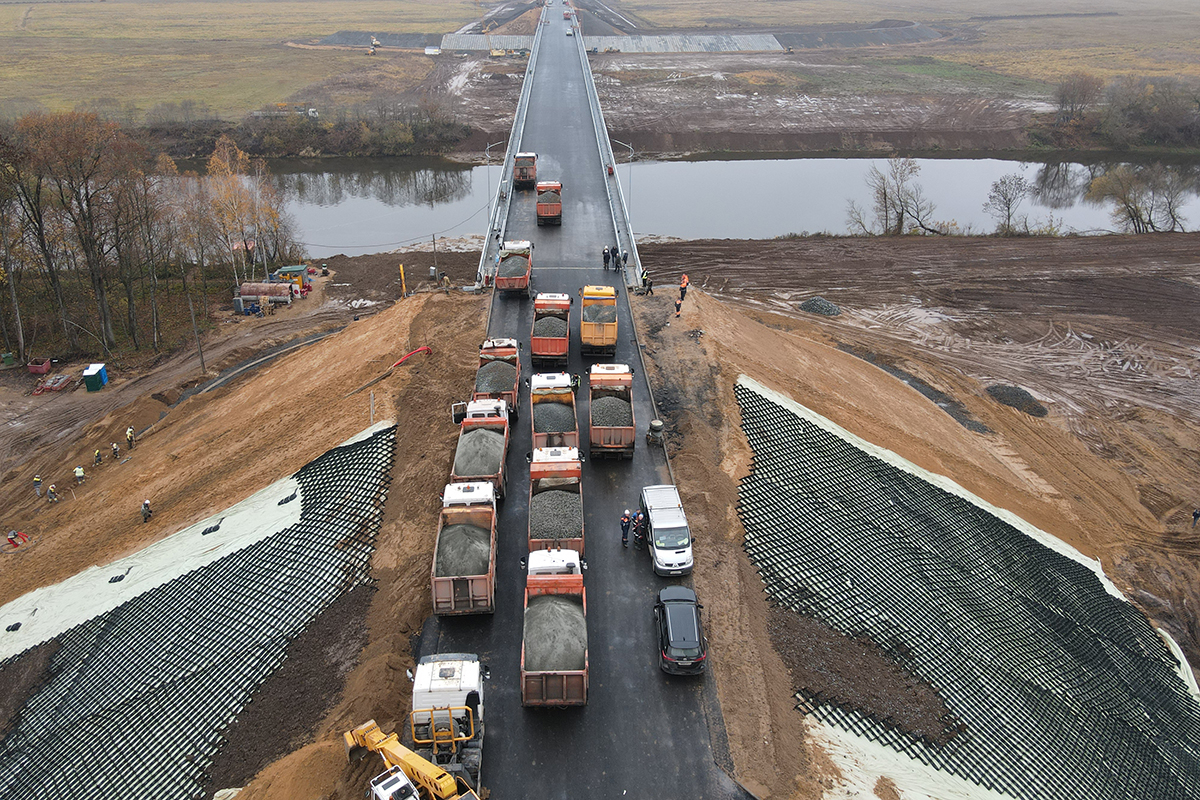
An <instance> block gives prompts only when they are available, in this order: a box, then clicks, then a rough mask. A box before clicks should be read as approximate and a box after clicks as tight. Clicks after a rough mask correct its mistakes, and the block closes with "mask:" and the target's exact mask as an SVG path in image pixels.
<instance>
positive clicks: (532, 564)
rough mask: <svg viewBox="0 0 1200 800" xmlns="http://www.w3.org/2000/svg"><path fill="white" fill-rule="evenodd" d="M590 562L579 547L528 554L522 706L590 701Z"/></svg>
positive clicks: (573, 704)
mask: <svg viewBox="0 0 1200 800" xmlns="http://www.w3.org/2000/svg"><path fill="white" fill-rule="evenodd" d="M585 569H587V564H586V562H584V561H583V559H582V558H580V557H579V553H577V552H575V551H574V550H536V551H534V552H532V553H530V554H529V558H528V574H527V577H526V579H525V623H524V634H523V637H522V639H521V704H522V705H526V706H582V705H587V690H588V648H587V638H588V636H587V595H586V593H585V591H584V588H583V570H585Z"/></svg>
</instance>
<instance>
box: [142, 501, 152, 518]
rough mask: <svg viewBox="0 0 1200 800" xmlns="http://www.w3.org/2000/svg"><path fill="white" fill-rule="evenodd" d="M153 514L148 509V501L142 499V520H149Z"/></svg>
mask: <svg viewBox="0 0 1200 800" xmlns="http://www.w3.org/2000/svg"><path fill="white" fill-rule="evenodd" d="M153 516H154V512H153V511H151V510H150V501H149V500H143V501H142V522H149V521H150V518H151V517H153Z"/></svg>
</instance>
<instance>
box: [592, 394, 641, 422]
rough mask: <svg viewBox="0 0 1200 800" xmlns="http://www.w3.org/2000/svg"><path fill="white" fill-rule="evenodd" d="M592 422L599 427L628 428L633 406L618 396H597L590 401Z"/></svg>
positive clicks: (631, 419)
mask: <svg viewBox="0 0 1200 800" xmlns="http://www.w3.org/2000/svg"><path fill="white" fill-rule="evenodd" d="M592 424H593V425H595V426H597V427H600V428H628V427H629V426H630V425H632V424H633V408H632V407H631V406H630V405H629V403H628V402H626V401H625V400H622V399H621V398H619V397H612V396H608V397H597V398H596V399H595V400H593V401H592Z"/></svg>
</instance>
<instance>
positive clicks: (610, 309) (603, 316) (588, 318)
mask: <svg viewBox="0 0 1200 800" xmlns="http://www.w3.org/2000/svg"><path fill="white" fill-rule="evenodd" d="M583 321H584V322H616V321H617V307H616V306H584V307H583Z"/></svg>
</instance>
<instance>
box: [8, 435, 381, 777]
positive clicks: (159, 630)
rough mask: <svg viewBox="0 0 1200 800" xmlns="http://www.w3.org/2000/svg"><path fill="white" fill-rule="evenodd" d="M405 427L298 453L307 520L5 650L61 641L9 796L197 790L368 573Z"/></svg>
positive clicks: (32, 694) (35, 703)
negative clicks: (259, 698) (40, 640)
mask: <svg viewBox="0 0 1200 800" xmlns="http://www.w3.org/2000/svg"><path fill="white" fill-rule="evenodd" d="M395 430H396V429H395V426H394V425H390V426H377V428H376V429H373V431H374V432H371V433H369V435H366V436H360V437H356V439H352V440H351V441H350V442H349V443H347V444H345V445H342V446H341V447H338V448H335V449H333V450H330V451H329V452H327V453H325V454H324V455H322V456H321V457H320V458H317V459H316V460H315V461H312V462H311V463H309V464H308V465H306V466H304V467H303V468H301V469H300V471H299V472H297V473H296V474H295V476H294V478H295V480H296V482H297V483H298V484H299V486H300V491H299V492H296V491H292V493H291V494H290V495H288V496H283V497H280V498H279V499H278V503H280V504H283V503H291V502H299V503H301V510H300V515H299V522H298V523H296V524H294V525H291V526H290V527H287V528H285V529H283V530H281V531H278V532H277V533H275V534H274V535H271V536H268V537H266V538H263V539H260V540H258V541H256V542H255V543H253V544H250V545H249V546H247V547H245V548H243V549H240V550H237V551H235V552H232V553H230V554H228V555H226V556H225V557H223V558H220V559H219V560H216V561H213V562H211V563H209V564H207V565H206V566H203V567H200V568H197V569H193V570H191V571H188V572H186V573H184V574H181V575H179V576H178V577H175V578H173V579H171V580H169V581H168V582H166V583H163V584H162V585H160V586H157V588H153V589H151V590H149V591H146V592H145V593H143V594H140V595H137V596H136V597H134V598H133V599H131V600H128V601H126V602H124V603H122V604H121V605H120V606H117V607H116V608H114V609H113V610H112V611H109V612H107V613H104V614H101V615H100V616H97V617H94V618H92V619H90V620H89V621H87V622H85V623H83V624H80V625H76V626H75V627H72V628H70V629H68V630H66V631H65V632H63V633H61V634H59V635H58V636H56V637H55V638H54V639H52V640H51V644H52V645H53V647H52V648H51V650H49V651H46V650H45V649H44V648H34V649H33V650H30V651H26V652H25V653H23V654H22V655H18V656H15V657H13V658H11V659H9V660H8V661H6V662H4V663H3V664H0V669H6V668H8V667H12V666H16V667H17V670H16V672H18V673H19V672H20V661H21V659H23V658H26V657H27V656H30V657H38V653H39V652H52V653H53V655H51V656H50V657H49V662H48V664H47V665H45V666H44V667H39V669H41V674H42V675H43V681H42V683H41V685H40V686H37V687H34V688H32V690H31V691H29V692H28V694H27V695H26V697H25V698H24V700H23V707H22V708H20V709H19V711H18V714H17V715H16V717H15V718H16V723H15V725H13V726H12V727H11V728H10V730H9V731H8V732H7V735H6V736H5V737H4V739H3V741H2V742H0V797H3V798H5V800H33V799H34V798H67V797H87V798H111V799H112V800H131V799H132V798H155V799H156V800H172V799H174V798H178V800H185V798H195V797H200V796H201V795H202V794H203V792H204V785H203V777H204V773H205V771H206V770H207V769H208V767H209V764H210V763H211V761H212V757H213V754H214V753H215V752H216V751H217V749H218V748H219V747H220V745H221V732H222V730H223V729H224V728H225V726H226V725H228V724H229V723H230V722H231V721H232V720H234V719H235V718H236V717H237V716H238V714H239V713H240V712H241V710H242V709H243V707H244V706H245V705H246V703H247V702H248V701H249V699H250V697H251V695H252V693H253V692H254V690H255V688H256V687H257V686H259V684H261V683H262V682H263V681H264V680H266V678H267V677H269V676H270V675H271V674H272V673H273V672H274V671H275V670H276V669H277V668H278V667H279V666H280V664H281V663H282V661H283V658H284V655H285V653H286V650H287V647H288V644H289V643H290V642H291V641H292V640H293V639H294V638H295V637H297V636H298V635H299V634H300V633H301V632H302V631H303V630H304V629H305V627H306V626H307V625H308V624H309V623H310V622H311V621H312V620H313V619H314V618H316V617H317V615H319V614H320V613H321V612H322V611H323V610H324V609H325V608H326V607H327V606H329V605H330V604H331V603H333V602H334V601H335V600H337V598H338V597H340V596H341V595H342V594H343V593H345V592H347V591H349V590H350V589H352V588H354V587H355V586H357V585H360V584H363V583H366V582H367V581H368V578H369V576H368V567H369V562H370V558H371V554H372V552H373V551H374V542H375V536H376V534H377V533H378V531H379V525H380V521H381V519H382V515H383V503H384V500H385V499H386V497H387V490H388V482H389V481H390V474H391V466H392V455H393V452H394V449H395ZM297 495H299V496H297ZM219 525H220V523H219V522H218V523H217V527H219ZM195 535H197V536H201V535H206V534H203V533H200V532H199V531H197V532H196V534H195ZM3 635H4V634H3V632H2V631H0V636H3ZM0 691H3V689H2V688H0ZM218 788H219V787H218Z"/></svg>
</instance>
